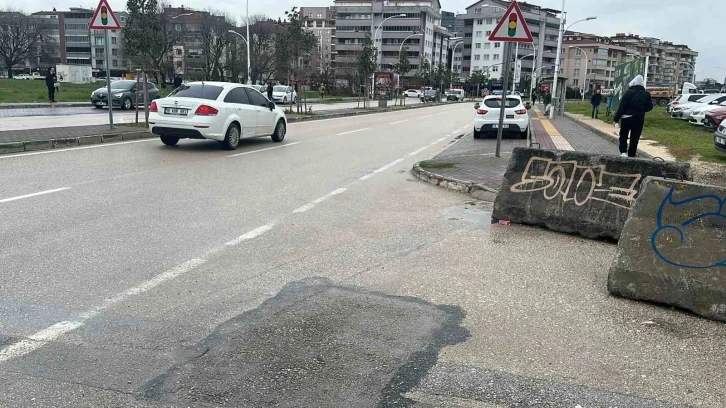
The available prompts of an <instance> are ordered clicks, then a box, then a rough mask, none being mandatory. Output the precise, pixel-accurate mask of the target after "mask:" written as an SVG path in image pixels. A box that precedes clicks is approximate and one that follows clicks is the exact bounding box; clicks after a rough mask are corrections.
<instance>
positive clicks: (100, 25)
mask: <svg viewBox="0 0 726 408" xmlns="http://www.w3.org/2000/svg"><path fill="white" fill-rule="evenodd" d="M88 28H89V29H90V30H104V31H105V36H104V44H105V45H104V48H106V92H107V94H106V105H108V123H109V125H110V126H111V129H113V101H112V99H113V95H111V52H110V51H109V49H108V48H109V45H110V43H111V42H110V41H109V38H108V30H121V28H122V27H121V24H119V22H118V19H117V18H116V15H115V14H114V13H113V11H111V6H109V5H108V2H107V1H106V0H100V2H99V3H98V7H96V12H95V13H93V17H91V22H90V23H89V24H88Z"/></svg>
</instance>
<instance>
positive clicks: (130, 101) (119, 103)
mask: <svg viewBox="0 0 726 408" xmlns="http://www.w3.org/2000/svg"><path fill="white" fill-rule="evenodd" d="M139 86H141V88H140V89H139V105H143V104H144V92H143V90H144V88H143V86H144V84H143V83H139ZM148 90H149V101H153V100H154V99H158V98H159V88H157V87H156V85H154V84H152V83H149V84H148ZM108 99H109V98H108V90H107V89H106V87H103V88H98V89H96V90H95V91H93V92H92V93H91V104H93V106H94V107H96V108H97V109H101V108H103V107H104V106H108ZM135 103H136V81H131V80H124V81H113V82H111V106H112V107H114V108H116V107H119V108H121V109H124V110H128V109H131V108H133V107H134V106H135Z"/></svg>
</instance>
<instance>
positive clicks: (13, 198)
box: [0, 187, 70, 204]
mask: <svg viewBox="0 0 726 408" xmlns="http://www.w3.org/2000/svg"><path fill="white" fill-rule="evenodd" d="M69 189H70V187H62V188H56V189H54V190H46V191H39V192H37V193H32V194H25V195H21V196H17V197H10V198H5V199H2V200H0V204H3V203H9V202H11V201H15V200H22V199H24V198H30V197H37V196H41V195H46V194H51V193H57V192H59V191H65V190H69Z"/></svg>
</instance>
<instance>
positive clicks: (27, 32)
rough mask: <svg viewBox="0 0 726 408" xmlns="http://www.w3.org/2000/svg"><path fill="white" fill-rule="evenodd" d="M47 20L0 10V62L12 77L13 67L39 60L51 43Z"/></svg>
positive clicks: (9, 76)
mask: <svg viewBox="0 0 726 408" xmlns="http://www.w3.org/2000/svg"><path fill="white" fill-rule="evenodd" d="M49 28H50V23H49V21H48V19H47V18H41V17H34V16H30V15H27V14H24V13H21V12H17V11H3V10H0V62H2V66H3V68H4V69H6V70H7V71H8V78H12V77H13V70H12V68H13V66H14V65H18V64H22V63H24V62H26V61H30V60H33V59H36V58H40V57H41V55H42V54H43V52H44V50H46V51H47V48H45V47H46V46H47V45H49V44H50V43H52V42H53V40H52V39H51V37H50V36H49V35H48V30H49Z"/></svg>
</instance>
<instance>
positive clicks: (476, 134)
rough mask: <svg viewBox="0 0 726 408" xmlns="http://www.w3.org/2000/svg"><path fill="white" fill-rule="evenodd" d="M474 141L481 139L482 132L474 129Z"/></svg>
mask: <svg viewBox="0 0 726 408" xmlns="http://www.w3.org/2000/svg"><path fill="white" fill-rule="evenodd" d="M474 139H481V132H479V131H478V130H476V129H474Z"/></svg>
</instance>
